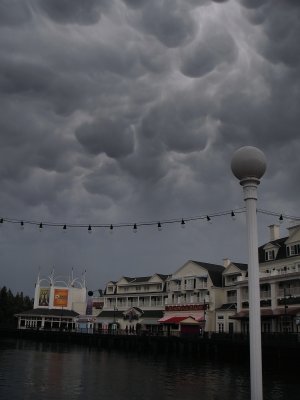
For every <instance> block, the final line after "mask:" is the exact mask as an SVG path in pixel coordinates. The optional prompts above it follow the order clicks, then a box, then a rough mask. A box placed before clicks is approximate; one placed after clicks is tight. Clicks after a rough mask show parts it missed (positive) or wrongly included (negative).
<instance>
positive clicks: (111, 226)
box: [109, 225, 114, 234]
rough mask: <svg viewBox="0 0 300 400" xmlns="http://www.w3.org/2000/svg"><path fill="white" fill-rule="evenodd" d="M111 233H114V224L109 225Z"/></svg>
mask: <svg viewBox="0 0 300 400" xmlns="http://www.w3.org/2000/svg"><path fill="white" fill-rule="evenodd" d="M109 233H111V234H112V233H114V227H113V225H110V227H109Z"/></svg>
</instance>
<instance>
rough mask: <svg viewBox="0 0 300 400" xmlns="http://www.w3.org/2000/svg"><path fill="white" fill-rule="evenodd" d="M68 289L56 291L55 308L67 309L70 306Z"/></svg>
mask: <svg viewBox="0 0 300 400" xmlns="http://www.w3.org/2000/svg"><path fill="white" fill-rule="evenodd" d="M68 294H69V293H68V289H54V300H53V306H54V307H67V306H68Z"/></svg>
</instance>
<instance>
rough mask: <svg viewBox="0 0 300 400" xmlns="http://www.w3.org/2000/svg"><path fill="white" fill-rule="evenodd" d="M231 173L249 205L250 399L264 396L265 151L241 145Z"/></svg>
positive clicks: (260, 399) (247, 211)
mask: <svg viewBox="0 0 300 400" xmlns="http://www.w3.org/2000/svg"><path fill="white" fill-rule="evenodd" d="M231 168H232V172H233V173H234V175H235V176H236V177H237V178H238V179H239V180H240V184H241V185H242V187H243V192H244V200H245V205H246V222H247V239H248V286H249V325H250V327H249V328H250V386H251V400H262V399H263V386H262V356H261V323H260V285H259V263H258V239H257V216H256V203H257V186H258V185H259V183H260V181H259V179H260V178H261V177H262V176H263V174H264V172H265V170H266V160H265V156H264V153H262V152H261V151H260V150H259V149H257V148H255V147H250V146H246V147H242V148H241V149H239V150H237V151H236V153H235V155H234V157H233V159H232V163H231Z"/></svg>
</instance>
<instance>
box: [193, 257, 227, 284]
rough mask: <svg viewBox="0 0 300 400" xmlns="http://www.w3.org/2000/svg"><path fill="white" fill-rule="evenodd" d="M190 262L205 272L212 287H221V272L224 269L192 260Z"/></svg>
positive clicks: (221, 266) (217, 265)
mask: <svg viewBox="0 0 300 400" xmlns="http://www.w3.org/2000/svg"><path fill="white" fill-rule="evenodd" d="M191 261H192V262H193V263H195V264H197V265H199V266H200V267H203V268H204V269H206V270H207V272H208V274H209V276H210V279H211V280H212V283H213V285H214V286H217V287H222V272H223V271H224V269H225V267H223V265H219V264H210V263H205V262H201V261H194V260H191Z"/></svg>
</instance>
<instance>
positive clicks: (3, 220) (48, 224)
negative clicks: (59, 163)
mask: <svg viewBox="0 0 300 400" xmlns="http://www.w3.org/2000/svg"><path fill="white" fill-rule="evenodd" d="M244 212H245V208H238V209H233V210H229V211H218V212H216V213H211V214H203V215H198V216H193V217H181V218H174V219H162V220H156V221H140V222H122V223H114V224H107V223H106V224H101V223H93V224H76V223H62V222H51V221H34V220H25V219H17V218H8V217H1V218H0V225H2V224H4V223H10V224H17V225H20V228H21V229H24V227H25V225H34V226H37V227H38V228H39V229H40V230H42V229H43V228H45V227H57V228H61V229H63V230H67V229H69V228H85V229H87V230H88V232H91V231H92V229H94V228H104V229H105V228H106V229H109V230H110V231H112V230H113V229H115V228H126V227H131V228H132V229H133V230H134V231H137V229H138V227H143V226H155V225H156V226H157V228H158V230H161V229H162V227H163V225H170V224H180V225H181V227H183V228H184V227H185V225H186V224H187V223H188V222H191V221H200V220H205V221H207V222H212V219H213V218H216V217H220V216H226V215H230V216H231V217H232V218H233V219H234V218H235V216H236V215H237V214H240V213H244Z"/></svg>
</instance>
